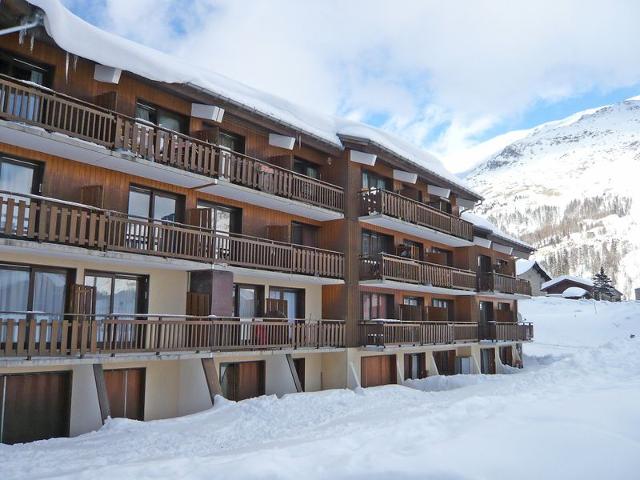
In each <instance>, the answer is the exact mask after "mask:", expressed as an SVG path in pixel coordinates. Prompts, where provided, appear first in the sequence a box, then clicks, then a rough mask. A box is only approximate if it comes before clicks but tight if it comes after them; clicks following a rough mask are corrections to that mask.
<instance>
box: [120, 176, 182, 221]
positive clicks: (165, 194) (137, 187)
mask: <svg viewBox="0 0 640 480" xmlns="http://www.w3.org/2000/svg"><path fill="white" fill-rule="evenodd" d="M132 190H135V191H137V192H140V193H148V194H150V196H149V216H148V217H147V220H153V221H156V222H168V223H183V222H184V205H185V199H184V196H183V195H180V194H177V193H173V192H167V191H166V190H160V189H157V188H152V187H146V186H144V185H138V184H135V183H131V184H129V190H128V191H127V192H128V194H127V215H131V216H132V215H133V214H130V213H129V208H130V206H131V191H132ZM156 196H162V197H166V198H172V199H174V200H175V202H176V208H175V210H176V212H175V219H174V220H161V219H155V218H153V216H154V214H155V197H156Z"/></svg>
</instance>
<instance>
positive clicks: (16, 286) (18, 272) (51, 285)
mask: <svg viewBox="0 0 640 480" xmlns="http://www.w3.org/2000/svg"><path fill="white" fill-rule="evenodd" d="M70 276H71V274H70V271H68V270H66V269H61V268H48V267H31V266H22V265H9V264H5V265H0V311H2V312H27V311H29V312H34V311H35V312H42V313H44V314H47V315H52V316H61V315H62V314H64V313H65V312H64V311H65V307H66V300H67V289H68V285H69V283H70ZM0 316H2V317H4V318H7V316H11V315H10V314H0ZM40 317H41V316H40Z"/></svg>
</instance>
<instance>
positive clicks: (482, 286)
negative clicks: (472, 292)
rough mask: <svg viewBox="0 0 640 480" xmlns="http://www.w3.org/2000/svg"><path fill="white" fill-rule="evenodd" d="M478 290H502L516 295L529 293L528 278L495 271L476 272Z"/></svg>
mask: <svg viewBox="0 0 640 480" xmlns="http://www.w3.org/2000/svg"><path fill="white" fill-rule="evenodd" d="M478 290H480V291H481V292H502V293H509V294H517V295H529V296H530V295H531V284H530V283H529V281H528V280H523V279H521V278H516V277H511V276H509V275H503V274H501V273H495V272H485V273H478Z"/></svg>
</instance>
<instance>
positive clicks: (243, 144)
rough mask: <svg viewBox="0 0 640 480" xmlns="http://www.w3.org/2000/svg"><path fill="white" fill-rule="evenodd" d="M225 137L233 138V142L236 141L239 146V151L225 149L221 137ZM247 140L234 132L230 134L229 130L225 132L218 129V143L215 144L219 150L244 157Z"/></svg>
mask: <svg viewBox="0 0 640 480" xmlns="http://www.w3.org/2000/svg"><path fill="white" fill-rule="evenodd" d="M223 136H226V137H229V138H233V139H234V141H236V140H237V141H238V142H239V144H240V147H241V148H239V149H237V150H234V149H232V148H229V147H227V146H226V145H222V140H221V139H222V137H223ZM246 142H247V139H246V137H245V136H244V135H241V134H239V133H236V132H232V131H231V130H225V129H223V128H220V129H218V141H217V144H218V146H219V147H220V148H224V149H225V150H227V151H229V152H235V153H239V154H241V155H245V154H246V149H247V143H246Z"/></svg>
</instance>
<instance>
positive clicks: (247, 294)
mask: <svg viewBox="0 0 640 480" xmlns="http://www.w3.org/2000/svg"><path fill="white" fill-rule="evenodd" d="M233 297H234V298H233V300H234V302H233V303H234V314H233V316H234V317H240V318H255V317H261V316H262V310H263V309H262V303H263V298H264V287H263V286H262V285H241V284H235V285H234V288H233Z"/></svg>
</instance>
